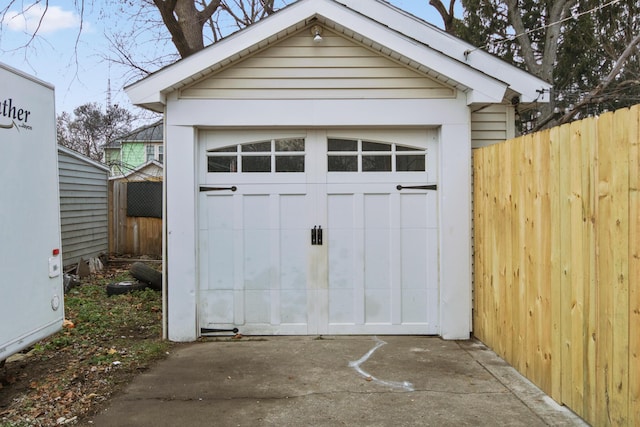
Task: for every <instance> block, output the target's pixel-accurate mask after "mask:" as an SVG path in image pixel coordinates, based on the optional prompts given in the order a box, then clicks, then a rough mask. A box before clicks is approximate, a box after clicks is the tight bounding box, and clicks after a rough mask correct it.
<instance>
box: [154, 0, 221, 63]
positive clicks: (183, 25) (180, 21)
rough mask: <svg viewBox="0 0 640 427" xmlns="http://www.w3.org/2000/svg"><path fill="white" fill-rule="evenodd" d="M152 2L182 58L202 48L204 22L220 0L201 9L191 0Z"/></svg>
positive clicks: (216, 7) (159, 0)
mask: <svg viewBox="0 0 640 427" xmlns="http://www.w3.org/2000/svg"><path fill="white" fill-rule="evenodd" d="M153 3H154V4H155V5H156V7H157V8H158V10H159V11H160V15H161V16H162V21H163V22H164V24H165V26H166V27H167V29H168V30H169V33H170V34H171V40H172V41H173V44H174V45H175V46H176V49H178V53H179V54H180V56H181V57H182V58H186V57H187V56H189V55H191V54H193V53H195V52H198V51H199V50H202V49H204V37H203V27H204V24H205V22H207V20H208V19H209V18H210V17H211V16H212V15H213V13H214V12H215V11H216V10H217V9H218V8H219V7H220V3H221V0H213V1H211V2H209V3H208V4H206V6H205V8H204V9H203V10H201V11H198V9H197V8H196V5H195V2H194V1H193V0H153Z"/></svg>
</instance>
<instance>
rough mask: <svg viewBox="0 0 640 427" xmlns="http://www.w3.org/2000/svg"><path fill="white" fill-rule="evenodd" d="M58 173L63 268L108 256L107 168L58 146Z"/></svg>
mask: <svg viewBox="0 0 640 427" xmlns="http://www.w3.org/2000/svg"><path fill="white" fill-rule="evenodd" d="M58 171H59V185H60V221H61V224H62V260H63V263H64V265H65V266H68V265H71V264H76V263H78V262H79V261H80V259H81V258H82V259H85V260H88V259H89V258H94V257H97V256H99V255H103V254H107V252H108V239H107V229H108V221H107V212H108V202H107V180H108V178H109V168H108V167H107V165H104V164H102V163H99V162H96V161H95V160H92V159H90V158H89V157H86V156H83V155H82V154H80V153H77V152H75V151H73V150H70V149H69V148H66V147H63V146H61V145H58Z"/></svg>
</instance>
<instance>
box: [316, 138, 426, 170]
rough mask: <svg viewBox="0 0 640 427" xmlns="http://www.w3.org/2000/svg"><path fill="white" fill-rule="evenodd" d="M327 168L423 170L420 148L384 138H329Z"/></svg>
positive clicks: (422, 152)
mask: <svg viewBox="0 0 640 427" xmlns="http://www.w3.org/2000/svg"><path fill="white" fill-rule="evenodd" d="M327 143H328V147H327V148H328V152H329V153H328V159H327V163H328V168H329V172H424V171H426V157H427V152H426V150H424V149H422V148H414V147H409V146H406V145H400V144H395V143H386V142H373V141H363V140H358V139H344V138H329V140H328V141H327Z"/></svg>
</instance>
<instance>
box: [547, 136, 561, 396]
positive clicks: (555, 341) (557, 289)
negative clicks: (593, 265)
mask: <svg viewBox="0 0 640 427" xmlns="http://www.w3.org/2000/svg"><path fill="white" fill-rule="evenodd" d="M561 142H562V133H561V132H560V128H559V127H554V128H552V129H550V130H549V147H550V159H549V178H550V181H549V193H550V199H551V200H550V209H551V223H550V224H549V229H550V232H551V248H550V259H551V278H550V283H551V292H550V298H551V317H552V329H551V331H550V334H551V380H552V385H551V389H550V390H549V391H548V393H550V395H551V397H553V399H555V400H556V401H558V402H561V401H562V374H563V371H562V369H561V367H562V360H561V357H562V345H563V343H562V322H561V316H562V304H561V303H562V299H561V294H562V284H563V281H562V261H561V256H562V244H563V240H564V239H563V236H562V235H561V230H562V228H561V227H560V224H561V212H564V211H563V210H562V209H561V208H562V206H561V203H560V176H561V173H560V171H561V169H562V160H563V159H562V158H561V155H560V154H561V151H560V147H561V146H562V143H561Z"/></svg>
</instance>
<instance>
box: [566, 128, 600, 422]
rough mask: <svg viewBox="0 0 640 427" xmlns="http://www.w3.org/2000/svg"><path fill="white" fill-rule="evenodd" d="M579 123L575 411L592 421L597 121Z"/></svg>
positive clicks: (593, 417)
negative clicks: (579, 336) (579, 398)
mask: <svg viewBox="0 0 640 427" xmlns="http://www.w3.org/2000/svg"><path fill="white" fill-rule="evenodd" d="M580 123H581V136H582V141H581V142H582V144H581V145H582V153H581V156H582V206H583V210H584V213H583V256H584V258H583V260H582V263H581V265H582V268H583V270H584V282H583V285H584V307H583V317H584V319H583V331H584V336H583V341H582V343H583V348H584V350H583V352H582V355H583V358H584V362H583V366H584V372H583V394H584V398H583V402H578V403H576V406H572V407H575V408H576V409H575V411H576V412H578V413H579V415H581V416H582V417H583V418H585V419H591V420H593V419H595V414H596V407H597V402H596V389H595V384H596V327H597V317H596V315H597V302H598V301H597V299H596V289H597V287H596V285H597V280H596V279H597V276H596V274H597V270H596V262H595V260H596V258H597V252H596V231H595V225H596V221H597V202H598V197H597V193H596V188H597V176H598V174H597V171H598V169H597V167H598V162H597V157H596V154H597V151H596V150H597V138H596V129H597V128H596V126H597V120H596V119H595V118H590V119H587V120H583V121H581V122H580Z"/></svg>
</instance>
